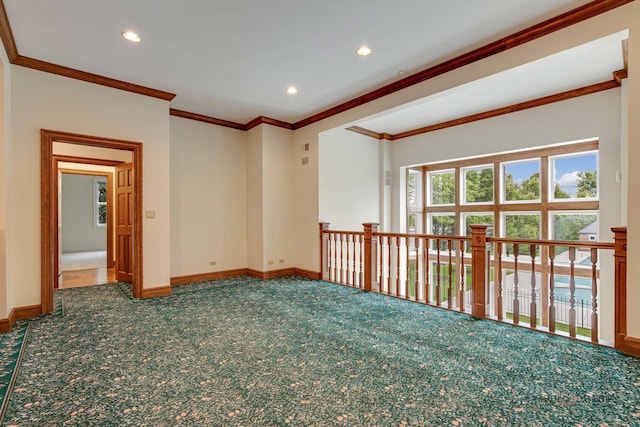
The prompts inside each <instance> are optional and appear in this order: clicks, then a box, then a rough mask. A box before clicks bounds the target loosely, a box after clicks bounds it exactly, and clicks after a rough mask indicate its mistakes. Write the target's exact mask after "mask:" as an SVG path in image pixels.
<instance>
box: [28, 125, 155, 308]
mask: <svg viewBox="0 0 640 427" xmlns="http://www.w3.org/2000/svg"><path fill="white" fill-rule="evenodd" d="M40 134H41V138H40V149H41V179H42V181H41V182H42V184H41V265H42V277H41V305H42V313H50V312H52V311H53V289H54V286H55V284H56V283H57V280H58V276H59V251H60V248H59V246H58V242H59V226H58V225H59V221H58V204H59V192H58V161H59V159H56V155H54V149H53V146H54V143H56V142H59V143H65V144H72V145H77V146H79V147H82V146H84V147H97V148H106V149H115V150H124V151H129V152H131V183H132V192H131V209H130V213H131V217H130V219H131V249H130V257H131V258H130V259H131V263H130V264H131V276H130V277H131V284H132V288H133V296H134V297H135V298H140V297H141V296H142V271H143V270H142V261H143V257H142V144H141V143H139V142H132V141H124V140H117V139H110V138H102V137H95V136H88V135H80V134H72V133H66V132H58V131H51V130H45V129H43V130H41V132H40ZM58 157H59V156H58ZM74 159H76V160H77V158H74ZM67 160H70V159H67ZM85 160H87V159H85ZM89 160H90V161H91V162H94V161H97V162H100V159H89ZM117 253H118V251H117V250H116V258H118V255H117Z"/></svg>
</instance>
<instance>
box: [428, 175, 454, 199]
mask: <svg viewBox="0 0 640 427" xmlns="http://www.w3.org/2000/svg"><path fill="white" fill-rule="evenodd" d="M455 201H456V181H455V177H454V175H453V172H444V173H434V174H433V175H431V202H432V203H433V204H434V205H445V204H453V203H455Z"/></svg>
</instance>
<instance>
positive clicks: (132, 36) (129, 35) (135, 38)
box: [122, 31, 142, 43]
mask: <svg viewBox="0 0 640 427" xmlns="http://www.w3.org/2000/svg"><path fill="white" fill-rule="evenodd" d="M122 38H124V39H125V40H129V41H130V42H134V43H140V41H142V39H141V38H140V36H139V35H138V34H137V33H134V32H133V31H125V32H124V33H122Z"/></svg>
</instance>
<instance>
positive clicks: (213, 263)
mask: <svg viewBox="0 0 640 427" xmlns="http://www.w3.org/2000/svg"><path fill="white" fill-rule="evenodd" d="M216 264H218V263H217V262H216V261H209V265H216Z"/></svg>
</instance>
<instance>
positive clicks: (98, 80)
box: [11, 55, 176, 101]
mask: <svg viewBox="0 0 640 427" xmlns="http://www.w3.org/2000/svg"><path fill="white" fill-rule="evenodd" d="M11 63H12V64H15V65H20V66H22V67H26V68H31V69H34V70H38V71H44V72H46V73H51V74H57V75H59V76H64V77H70V78H72V79H76V80H82V81H85V82H89V83H95V84H98V85H102V86H108V87H112V88H115V89H120V90H124V91H127V92H133V93H137V94H140V95H146V96H150V97H152V98H158V99H162V100H165V101H171V100H172V99H173V98H175V96H176V95H175V94H174V93H169V92H164V91H162V90H157V89H152V88H149V87H145V86H140V85H136V84H133V83H128V82H124V81H122V80H116V79H112V78H110V77H104V76H101V75H98V74H93V73H87V72H86V71H80V70H76V69H75V68H69V67H64V66H62V65H57V64H52V63H51V62H46V61H41V60H39V59H33V58H29V57H26V56H22V55H18V56H17V57H16V58H15V59H14V60H13V61H12V62H11Z"/></svg>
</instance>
